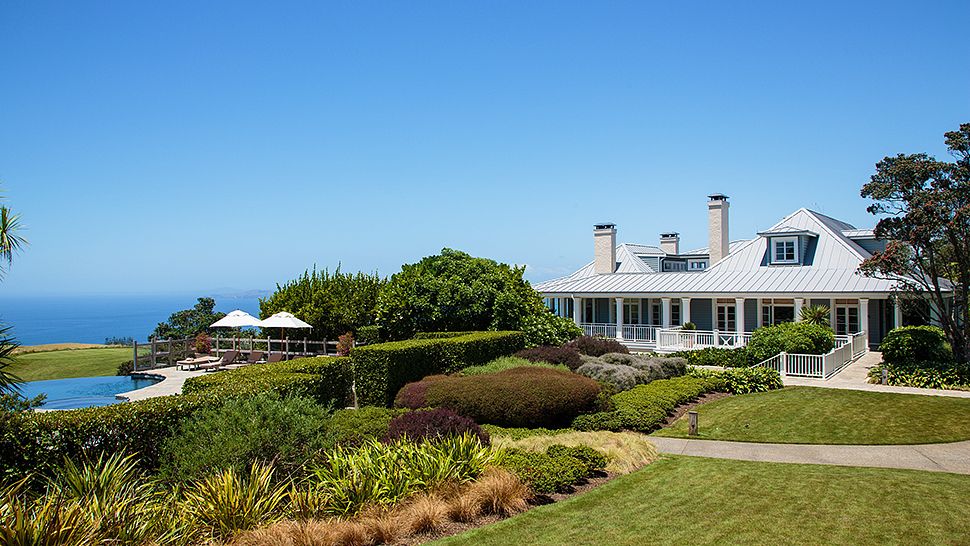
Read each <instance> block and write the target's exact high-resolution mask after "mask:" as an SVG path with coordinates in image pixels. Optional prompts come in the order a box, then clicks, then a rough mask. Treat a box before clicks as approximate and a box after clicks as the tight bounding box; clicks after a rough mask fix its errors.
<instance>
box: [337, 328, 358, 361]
mask: <svg viewBox="0 0 970 546" xmlns="http://www.w3.org/2000/svg"><path fill="white" fill-rule="evenodd" d="M353 348H354V334H353V333H352V332H347V333H346V334H343V335H340V336H338V337H337V356H350V350H351V349H353Z"/></svg>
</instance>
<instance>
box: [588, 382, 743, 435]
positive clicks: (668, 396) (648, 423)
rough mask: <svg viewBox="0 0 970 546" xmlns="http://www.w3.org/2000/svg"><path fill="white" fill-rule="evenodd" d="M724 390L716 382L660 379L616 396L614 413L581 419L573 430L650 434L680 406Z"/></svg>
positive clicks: (603, 413)
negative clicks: (624, 430) (632, 431)
mask: <svg viewBox="0 0 970 546" xmlns="http://www.w3.org/2000/svg"><path fill="white" fill-rule="evenodd" d="M724 388H725V382H724V381H723V380H721V379H717V378H703V379H702V378H697V377H686V376H685V377H675V378H673V379H660V380H657V381H654V382H652V383H649V384H647V385H640V386H638V387H634V388H633V389H630V390H628V391H626V392H621V393H619V394H615V395H613V396H612V397H611V398H610V401H611V402H612V403H613V407H614V408H615V409H614V410H613V411H603V412H599V413H593V414H590V415H580V416H579V417H577V418H576V419H575V420H574V421H573V428H575V429H577V430H623V429H628V430H635V431H637V432H651V431H653V430H656V429H658V428H660V426H661V425H663V423H664V421H666V420H667V416H668V415H669V414H670V412H671V411H673V410H674V408H676V407H677V406H679V405H681V404H686V403H687V402H690V401H691V400H694V399H696V398H697V397H699V396H701V395H702V394H705V393H708V392H714V391H718V390H724Z"/></svg>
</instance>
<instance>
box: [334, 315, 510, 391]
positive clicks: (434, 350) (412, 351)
mask: <svg viewBox="0 0 970 546" xmlns="http://www.w3.org/2000/svg"><path fill="white" fill-rule="evenodd" d="M524 346H525V336H524V335H523V334H522V333H521V332H476V333H471V334H465V335H460V336H455V337H450V338H443V339H413V340H405V341H394V342H391V343H378V344H376V345H366V346H363V347H357V348H355V349H354V351H353V353H352V355H351V359H352V360H353V363H354V370H355V374H356V388H357V400H358V402H359V403H361V404H364V405H371V406H377V405H379V406H386V405H390V404H391V402H392V401H393V400H394V395H395V394H396V393H397V392H398V391H399V390H400V389H401V387H403V386H404V385H405V384H406V383H408V382H411V381H418V380H420V379H422V378H423V377H426V376H429V375H433V374H440V373H450V372H456V371H458V370H459V369H461V367H462V366H474V365H478V364H485V363H486V362H489V361H491V360H494V359H496V358H498V357H500V356H507V355H510V354H512V353H514V352H516V351H518V350H520V349H522V347H524Z"/></svg>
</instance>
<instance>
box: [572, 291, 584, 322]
mask: <svg viewBox="0 0 970 546" xmlns="http://www.w3.org/2000/svg"><path fill="white" fill-rule="evenodd" d="M582 311H583V298H577V297H575V296H574V297H573V322H575V323H576V325H577V326H578V325H579V324H580V323H581V322H582V321H583V318H582V317H583V315H582V314H581V313H582Z"/></svg>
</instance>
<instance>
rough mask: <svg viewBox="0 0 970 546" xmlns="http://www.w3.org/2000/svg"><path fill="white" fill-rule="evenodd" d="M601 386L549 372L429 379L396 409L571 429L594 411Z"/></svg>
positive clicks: (407, 389)
mask: <svg viewBox="0 0 970 546" xmlns="http://www.w3.org/2000/svg"><path fill="white" fill-rule="evenodd" d="M599 392H600V386H599V385H598V384H597V383H596V382H595V381H593V380H592V379H589V378H587V377H583V376H581V375H577V374H574V373H571V372H567V371H563V370H555V369H551V368H536V367H524V368H511V369H508V370H504V371H501V372H497V373H493V374H485V375H472V376H430V377H427V378H425V379H424V380H422V381H418V382H415V383H409V384H407V385H405V386H404V388H402V389H401V391H400V392H399V393H398V396H397V399H396V400H395V404H397V405H398V406H403V407H408V408H410V409H417V408H422V407H433V408H448V409H451V410H454V411H456V412H458V413H459V414H460V415H464V416H466V417H471V418H472V419H474V420H475V421H476V422H478V423H488V424H491V425H499V426H503V427H555V426H560V425H568V424H569V423H570V422H571V421H572V420H573V418H575V417H576V416H577V415H579V414H580V413H583V412H586V411H591V410H592V409H593V407H594V404H595V402H596V398H597V395H598V394H599Z"/></svg>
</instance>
